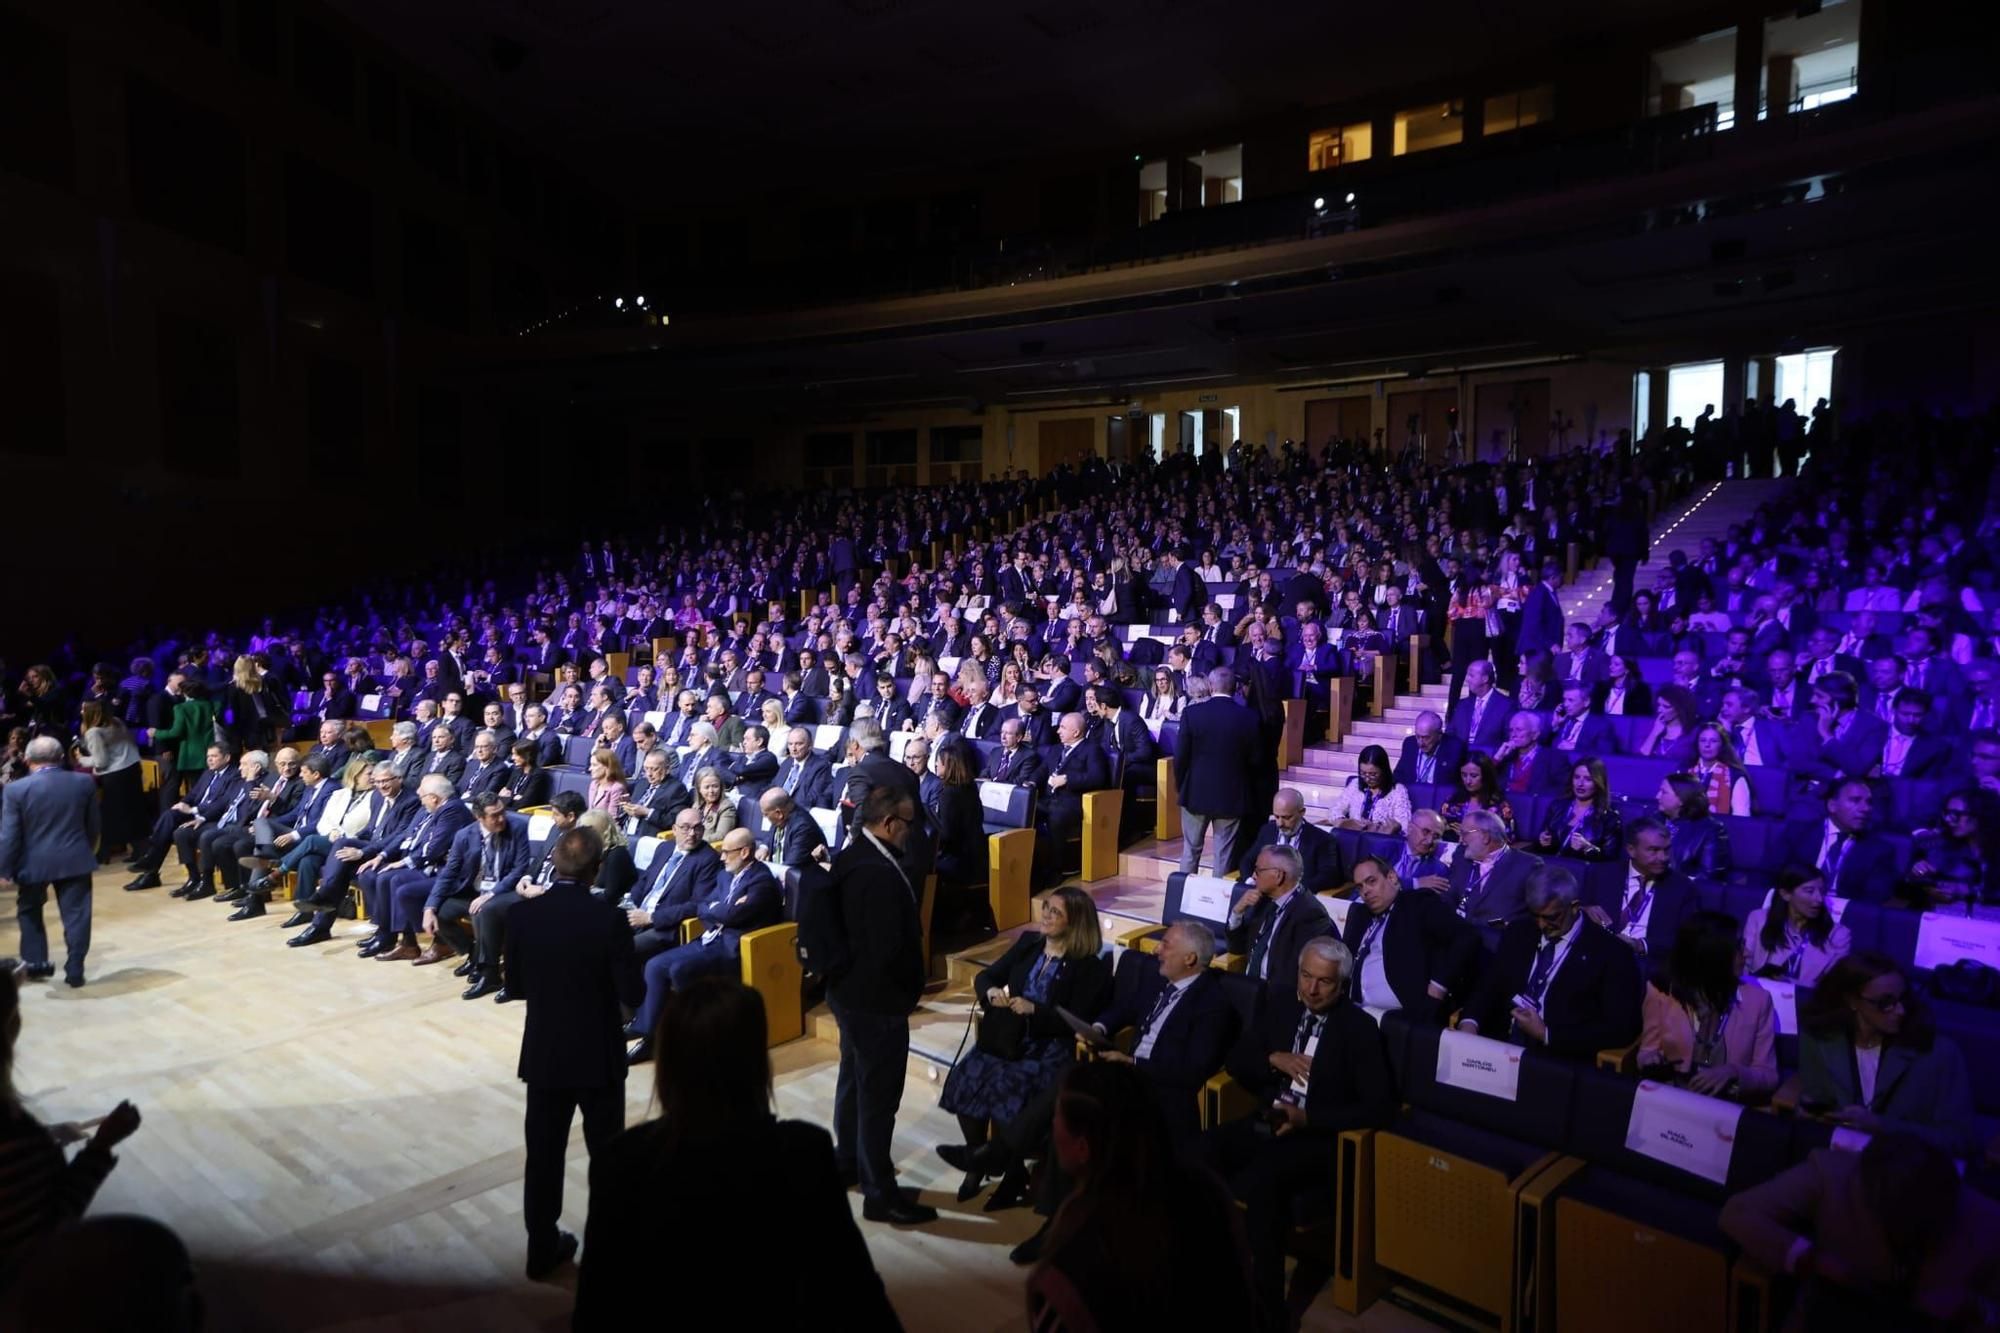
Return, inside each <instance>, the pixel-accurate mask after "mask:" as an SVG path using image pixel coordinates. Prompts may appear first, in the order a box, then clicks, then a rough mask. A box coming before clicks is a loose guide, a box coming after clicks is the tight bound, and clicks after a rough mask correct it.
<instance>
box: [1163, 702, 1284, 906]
mask: <svg viewBox="0 0 2000 1333" xmlns="http://www.w3.org/2000/svg"><path fill="white" fill-rule="evenodd" d="M1208 684H1209V691H1210V693H1209V697H1208V698H1206V699H1203V700H1202V701H1201V702H1199V703H1196V704H1190V705H1189V706H1188V708H1187V710H1186V711H1185V712H1183V713H1182V714H1181V726H1180V732H1179V734H1178V735H1177V736H1176V737H1175V740H1174V781H1175V783H1176V784H1177V785H1178V786H1179V788H1180V790H1179V792H1178V793H1177V797H1178V799H1179V801H1180V807H1181V829H1182V840H1181V865H1180V868H1181V870H1182V871H1184V872H1185V873H1187V874H1190V875H1192V874H1195V873H1197V872H1199V871H1200V869H1201V853H1202V843H1203V842H1204V840H1205V839H1206V837H1207V835H1208V830H1209V827H1210V826H1211V825H1213V826H1214V829H1215V858H1214V860H1213V861H1212V862H1211V864H1212V865H1214V866H1216V867H1217V868H1218V869H1221V870H1224V871H1226V870H1227V869H1228V868H1229V867H1230V866H1233V865H1235V864H1236V846H1237V841H1238V838H1239V837H1240V835H1241V826H1242V822H1243V816H1244V814H1245V813H1246V811H1245V810H1244V808H1243V794H1244V792H1246V791H1249V790H1252V789H1254V787H1255V782H1256V772H1257V769H1258V768H1259V767H1260V766H1263V765H1267V764H1270V763H1272V762H1273V760H1274V758H1275V756H1273V755H1271V754H1269V753H1268V752H1266V751H1265V749H1264V743H1263V733H1262V730H1261V728H1260V727H1259V726H1258V722H1257V715H1256V714H1255V713H1253V712H1252V711H1251V710H1250V709H1249V708H1248V707H1247V706H1245V705H1243V704H1240V703H1238V702H1237V701H1236V673H1235V672H1234V671H1233V670H1231V669H1230V668H1229V667H1217V668H1216V669H1215V670H1214V671H1211V672H1210V673H1209V675H1208ZM1162 799H1164V795H1163V796H1162Z"/></svg>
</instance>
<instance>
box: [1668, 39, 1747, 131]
mask: <svg viewBox="0 0 2000 1333" xmlns="http://www.w3.org/2000/svg"><path fill="white" fill-rule="evenodd" d="M1698 107H1713V108H1714V111H1713V115H1714V117H1715V120H1714V126H1713V128H1715V129H1718V130H1726V129H1732V128H1734V127H1735V124H1736V29H1734V28H1724V29H1723V30H1722V31H1720V32H1711V33H1708V34H1706V35H1704V36H1701V37H1697V38H1695V39H1694V40H1693V41H1688V42H1682V43H1681V44H1680V45H1679V46H1669V47H1664V48H1662V49H1661V50H1658V51H1655V52H1653V55H1652V59H1651V61H1650V62H1649V64H1648V65H1647V71H1646V114H1647V115H1649V116H1671V115H1675V114H1678V113H1682V112H1693V111H1695V109H1696V108H1698Z"/></svg>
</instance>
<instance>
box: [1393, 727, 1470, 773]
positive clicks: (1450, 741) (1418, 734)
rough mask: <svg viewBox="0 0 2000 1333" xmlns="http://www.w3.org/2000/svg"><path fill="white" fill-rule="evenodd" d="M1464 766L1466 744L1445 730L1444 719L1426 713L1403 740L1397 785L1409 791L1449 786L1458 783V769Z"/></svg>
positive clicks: (1397, 761)
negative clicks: (1413, 787) (1415, 788)
mask: <svg viewBox="0 0 2000 1333" xmlns="http://www.w3.org/2000/svg"><path fill="white" fill-rule="evenodd" d="M1464 762H1465V742H1464V741H1462V740H1460V739H1459V738H1458V737H1456V736H1454V735H1452V734H1451V733H1450V732H1449V731H1446V730H1445V727H1444V719H1443V718H1441V717H1439V716H1438V715H1437V714H1436V713H1433V712H1431V711H1429V710H1425V711H1424V712H1421V713H1419V714H1417V720H1416V721H1415V722H1414V723H1412V724H1411V726H1410V734H1409V735H1408V736H1405V737H1404V738H1403V749H1402V753H1401V754H1400V755H1398V756H1397V759H1396V781H1397V783H1399V784H1400V785H1402V786H1405V787H1409V786H1419V785H1420V786H1431V785H1437V786H1448V785H1450V784H1451V783H1453V782H1455V781H1457V780H1458V766H1459V765H1460V764H1462V763H1464Z"/></svg>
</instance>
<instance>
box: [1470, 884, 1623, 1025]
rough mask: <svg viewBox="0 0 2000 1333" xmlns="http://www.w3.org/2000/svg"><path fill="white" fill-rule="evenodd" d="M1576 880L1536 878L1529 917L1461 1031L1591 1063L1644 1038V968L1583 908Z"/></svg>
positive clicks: (1506, 941)
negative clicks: (1605, 1052)
mask: <svg viewBox="0 0 2000 1333" xmlns="http://www.w3.org/2000/svg"><path fill="white" fill-rule="evenodd" d="M1580 896H1581V894H1580V891H1579V890H1578V888H1577V884H1576V876H1574V875H1572V874H1570V873H1569V871H1567V870H1565V869H1563V868H1562V867H1561V866H1544V867H1542V868H1541V869H1540V870H1537V871H1536V872H1535V873H1534V875H1533V876H1531V877H1530V878H1529V880H1528V887H1527V900H1528V911H1527V915H1525V916H1523V917H1520V918H1519V919H1517V920H1515V921H1514V922H1513V923H1512V924H1511V925H1509V926H1508V927H1507V929H1506V931H1505V932H1504V933H1503V934H1502V935H1501V936H1500V948H1499V951H1498V953H1497V955H1496V956H1495V957H1494V959H1493V963H1492V966H1490V967H1489V968H1488V969H1487V971H1486V976H1485V978H1484V979H1483V980H1482V981H1481V982H1480V983H1479V986H1478V988H1477V989H1476V990H1475V991H1474V992H1473V994H1472V998H1471V999H1470V1000H1468V1001H1466V1004H1465V1010H1464V1016H1463V1017H1462V1018H1461V1019H1460V1020H1459V1024H1458V1026H1459V1030H1460V1031H1463V1032H1481V1033H1484V1034H1485V1035H1487V1036H1489V1037H1495V1038H1498V1039H1499V1040H1501V1041H1511V1042H1513V1043H1515V1044H1516V1045H1519V1046H1528V1045H1538V1046H1544V1047H1547V1048H1548V1049H1549V1050H1551V1051H1553V1052H1555V1053H1556V1054H1557V1055H1565V1056H1569V1057H1570V1058H1572V1059H1578V1060H1588V1059H1592V1058H1594V1057H1595V1056H1596V1054H1597V1053H1598V1052H1599V1051H1602V1050H1608V1049H1610V1048H1612V1047H1615V1046H1624V1045H1627V1044H1629V1043H1630V1042H1632V1041H1633V1040H1634V1039H1635V1038H1637V1037H1638V1035H1639V1009H1640V1000H1641V998H1642V997H1641V995H1640V987H1639V965H1638V963H1637V961H1636V960H1635V959H1634V956H1633V953H1632V950H1631V949H1629V948H1627V947H1626V946H1625V944H1624V942H1623V941H1621V940H1620V939H1619V938H1618V937H1617V936H1615V935H1613V934H1612V933H1611V932H1610V931H1608V930H1606V929H1605V928H1604V927H1602V926H1600V925H1598V924H1597V923H1596V922H1595V921H1592V920H1591V919H1590V918H1589V917H1588V916H1587V915H1585V913H1584V912H1583V909H1582V908H1581V906H1579V903H1578V899H1579V898H1580Z"/></svg>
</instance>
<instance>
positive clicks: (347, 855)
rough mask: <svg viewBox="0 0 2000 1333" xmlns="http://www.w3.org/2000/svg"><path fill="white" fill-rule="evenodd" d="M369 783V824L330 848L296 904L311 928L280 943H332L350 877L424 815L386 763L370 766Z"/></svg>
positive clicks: (296, 946) (412, 791)
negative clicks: (322, 870)
mask: <svg viewBox="0 0 2000 1333" xmlns="http://www.w3.org/2000/svg"><path fill="white" fill-rule="evenodd" d="M369 780H370V781H371V782H373V783H374V786H375V791H374V794H373V795H371V796H370V797H369V798H368V822H367V823H366V824H364V825H363V826H362V829H361V832H360V834H359V835H358V836H356V837H352V838H342V839H340V840H339V841H338V842H336V843H334V844H333V849H332V854H331V855H330V856H329V857H328V858H327V873H326V875H325V876H324V877H323V878H322V879H321V880H320V882H319V887H318V888H317V889H315V890H314V891H313V894H312V896H311V897H310V898H307V899H306V900H304V901H303V902H300V903H299V904H298V909H299V911H300V912H307V911H310V912H311V913H312V914H313V916H312V922H311V924H309V925H308V926H307V927H306V928H305V929H304V930H302V931H300V932H299V933H298V934H296V935H294V936H292V938H290V939H289V940H286V941H285V943H286V944H287V945H289V946H291V947H292V948H294V949H302V948H305V947H306V946H307V945H311V944H320V943H323V942H325V941H327V940H330V939H332V938H333V919H334V915H335V914H336V912H338V910H339V908H340V903H341V900H342V899H343V898H345V897H346V896H347V886H348V885H349V884H351V883H353V882H354V875H355V872H356V871H357V870H358V869H360V868H361V867H362V866H364V865H369V864H371V863H372V862H373V861H374V859H375V858H376V857H379V856H381V855H383V854H384V853H386V852H388V851H390V850H392V849H393V848H395V847H396V845H397V844H398V843H399V842H401V841H402V839H403V836H404V835H405V834H406V833H408V832H409V829H410V826H411V824H412V823H414V822H415V820H416V818H417V816H419V815H421V814H422V813H423V806H422V805H421V804H420V803H419V802H418V800H417V788H416V784H415V783H411V784H409V785H408V786H405V785H404V783H403V775H402V774H401V773H398V772H397V771H396V768H395V766H394V765H393V764H391V763H390V762H389V761H388V760H386V759H385V760H383V761H382V762H381V763H379V764H377V765H375V769H374V771H373V772H372V773H371V774H370V775H369ZM295 915H296V914H295Z"/></svg>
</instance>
